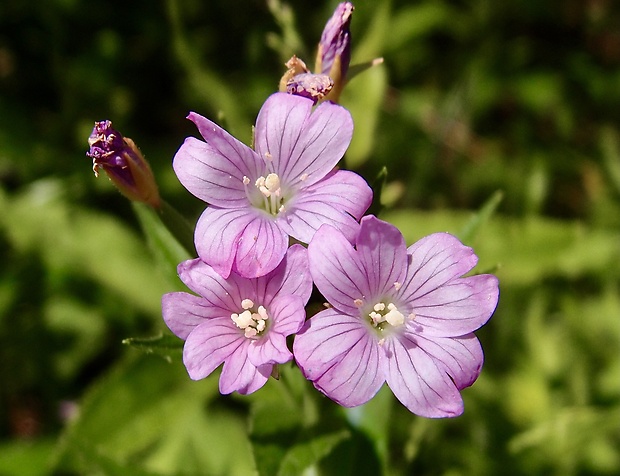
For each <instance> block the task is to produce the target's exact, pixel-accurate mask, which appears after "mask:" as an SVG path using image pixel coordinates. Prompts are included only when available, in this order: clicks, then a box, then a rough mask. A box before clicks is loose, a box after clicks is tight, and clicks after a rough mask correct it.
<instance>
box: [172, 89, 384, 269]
mask: <svg viewBox="0 0 620 476" xmlns="http://www.w3.org/2000/svg"><path fill="white" fill-rule="evenodd" d="M312 106H313V102H312V101H311V100H310V99H306V98H303V97H299V96H292V95H290V94H286V93H276V94H273V95H272V96H270V97H269V98H268V99H267V101H266V102H265V104H264V105H263V107H262V108H261V110H260V112H259V114H258V119H257V121H256V128H255V131H254V146H255V149H256V150H252V149H251V148H249V147H248V146H246V145H244V144H242V143H241V142H239V141H238V140H237V139H235V138H234V137H232V136H230V135H229V134H228V133H227V132H226V131H224V130H223V129H221V128H220V127H219V126H217V125H216V124H214V123H213V122H211V121H209V120H208V119H206V118H204V117H202V116H199V115H198V114H195V113H191V114H190V115H189V118H190V119H191V120H192V121H193V122H194V123H195V124H196V125H197V126H198V129H199V130H200V133H201V134H202V137H203V138H204V142H203V141H200V140H198V139H195V138H193V137H190V138H188V139H186V140H185V143H184V144H183V145H182V146H181V148H180V149H179V151H178V152H177V154H176V156H175V158H174V164H173V165H174V170H175V172H176V174H177V176H178V177H179V180H180V181H181V183H182V184H183V185H184V186H185V187H186V188H187V189H188V190H189V191H190V192H191V193H193V194H194V195H195V196H196V197H198V198H200V199H202V200H204V201H205V202H207V203H209V205H210V206H209V207H208V208H207V209H206V210H205V211H204V212H203V214H202V216H201V217H200V219H199V220H198V223H197V225H196V231H195V234H194V241H195V244H196V250H197V251H198V256H200V258H202V259H203V260H204V261H205V262H206V263H208V264H209V265H210V266H212V267H213V268H214V269H215V270H216V271H217V272H218V273H219V274H220V275H221V276H223V277H224V278H226V277H228V275H229V274H230V273H231V271H234V272H236V273H237V274H239V275H240V276H243V277H246V278H254V277H258V276H262V275H264V274H267V273H269V272H270V271H272V270H273V269H274V268H275V267H276V266H277V265H278V264H279V263H280V261H281V260H282V258H283V256H284V254H285V253H286V250H287V248H288V245H289V236H290V237H292V238H294V239H296V240H298V241H300V242H302V243H309V242H310V240H311V239H312V236H313V235H314V232H315V231H316V230H318V228H319V227H320V226H321V225H323V224H330V225H332V226H333V227H335V228H336V229H338V230H340V231H341V232H342V233H344V235H345V236H346V237H347V238H348V239H350V240H353V239H354V237H355V235H356V234H357V231H358V230H359V223H358V220H359V219H360V218H361V217H362V215H363V214H364V212H365V211H366V210H367V209H368V207H369V205H370V202H371V200H372V191H371V190H370V187H369V186H368V185H367V184H366V182H365V181H364V179H362V178H361V177H360V176H359V175H357V174H355V173H353V172H349V171H344V170H335V169H334V167H335V166H336V164H337V163H338V161H339V160H340V159H341V158H342V156H343V155H344V153H345V151H346V149H347V147H348V146H349V143H350V142H351V136H352V134H353V121H352V119H351V115H350V114H349V112H348V111H347V110H346V109H344V108H343V107H341V106H338V105H336V104H332V103H329V102H327V103H323V104H321V105H320V106H318V107H316V108H314V109H313V107H312Z"/></svg>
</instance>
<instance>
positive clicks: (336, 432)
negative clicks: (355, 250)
mask: <svg viewBox="0 0 620 476" xmlns="http://www.w3.org/2000/svg"><path fill="white" fill-rule="evenodd" d="M336 4H337V2H333V1H329V2H328V1H320V2H302V1H295V0H291V1H290V2H289V3H287V4H281V3H280V2H278V1H275V0H271V1H264V0H252V1H240V2H229V1H228V0H210V1H204V0H177V1H175V0H160V1H151V0H149V1H147V0H136V1H130V2H126V1H120V0H114V1H104V2H89V1H86V0H46V1H44V2H23V1H21V0H3V1H2V2H1V3H0V256H1V266H0V475H2V476H4V475H20V476H22V475H43V474H63V475H64V474H118V475H133V474H136V475H144V474H154V475H158V474H161V475H168V474H207V475H227V474H231V475H244V474H253V472H254V471H255V468H256V467H258V469H259V470H260V471H261V474H276V471H275V469H274V468H278V471H279V474H293V475H294V474H302V472H303V471H306V473H305V474H357V475H359V474H379V473H380V472H383V473H385V474H420V475H450V476H452V475H455V476H456V475H497V474H502V475H513V474H514V475H531V474H536V475H537V474H541V475H543V474H544V475H582V474H583V475H590V474H591V475H595V474H596V475H598V474H600V475H612V474H620V450H619V448H620V131H619V129H618V126H619V124H620V6H619V5H618V3H617V2H615V1H613V0H548V1H538V0H504V1H502V2H493V1H490V0H471V1H456V0H453V1H448V0H419V1H404V0H392V1H381V2H374V1H370V0H360V1H357V2H355V6H356V10H355V13H354V17H353V22H352V35H353V41H354V47H353V63H356V62H363V61H367V60H370V59H372V58H375V57H379V56H382V57H384V58H385V63H384V65H382V66H380V67H377V68H374V69H372V70H370V71H367V72H365V73H364V74H362V75H360V76H358V77H357V78H355V79H353V80H352V81H351V83H350V85H349V86H348V88H347V89H346V91H345V94H344V95H343V97H342V104H343V105H344V106H345V107H347V108H349V109H350V110H351V112H352V114H353V118H354V121H355V127H356V129H355V133H354V140H353V143H352V145H351V148H350V149H349V151H348V153H347V155H346V157H345V165H346V166H347V167H348V168H352V169H354V170H356V171H358V172H359V173H361V174H362V175H364V177H365V178H366V179H367V180H368V181H369V182H372V181H373V180H374V178H375V177H376V176H377V175H378V174H379V173H380V171H381V169H382V168H383V167H384V166H385V167H387V169H388V180H387V185H386V187H385V189H384V191H383V195H382V201H383V203H384V205H385V210H384V211H383V212H382V214H381V218H383V219H386V220H389V221H391V222H393V223H394V224H396V225H398V226H399V227H400V228H401V230H402V231H403V233H404V234H405V237H406V238H407V241H408V243H412V242H413V241H414V240H416V239H418V238H420V237H421V236H423V235H425V234H428V233H431V232H435V231H450V232H453V233H456V234H458V235H459V236H461V238H462V239H464V240H465V241H466V243H468V244H470V245H471V246H473V247H474V248H475V250H476V252H477V254H478V255H479V257H480V264H479V267H478V268H477V271H479V272H488V271H490V272H494V273H495V274H497V276H498V277H499V278H500V289H501V297H500V303H499V306H498V309H497V311H496V313H495V315H494V317H493V318H492V319H491V321H490V322H489V324H487V326H486V327H484V328H483V329H482V330H481V331H479V332H478V335H479V337H480V338H481V340H482V343H483V346H484V349H485V355H486V363H485V367H484V369H483V372H482V375H481V377H480V379H479V380H478V381H477V382H476V383H475V384H474V386H473V387H472V388H470V389H467V390H465V391H464V392H463V395H464V399H465V408H466V409H465V414H464V415H463V416H462V417H459V418H457V419H453V420H425V419H422V418H419V417H416V416H414V415H411V414H409V413H408V412H407V411H406V410H405V409H404V408H403V407H402V406H401V405H399V404H398V402H395V401H394V399H393V397H392V396H391V394H390V393H389V392H388V391H382V392H381V393H380V394H379V395H378V396H377V398H376V399H375V400H373V401H372V402H371V403H369V404H367V405H366V406H364V407H361V408H358V409H354V410H348V411H344V410H341V409H339V408H337V407H336V405H335V404H329V402H327V401H325V399H321V398H320V397H319V396H318V395H317V392H312V391H311V390H309V389H308V388H307V387H308V386H307V385H306V384H305V383H304V382H303V381H300V380H299V376H298V374H297V373H295V372H294V371H293V370H292V369H286V368H285V369H283V372H284V377H285V378H284V380H285V381H286V382H282V381H280V382H275V381H271V382H269V383H268V384H267V386H266V387H265V388H264V389H263V390H261V391H259V392H257V394H255V395H252V396H251V397H238V396H233V397H221V396H219V394H218V391H217V376H216V375H212V376H211V377H209V378H208V379H206V380H204V381H200V382H191V381H190V380H189V378H188V377H187V375H186V372H185V369H184V368H183V366H182V363H181V361H180V358H179V355H180V354H179V352H178V351H175V350H174V349H167V350H166V349H164V352H162V354H165V355H154V354H145V353H143V352H140V350H139V349H136V348H133V347H129V346H125V345H123V344H122V340H123V339H124V338H126V337H135V336H142V337H146V336H153V335H156V334H157V333H158V332H161V331H165V326H164V325H163V323H162V320H161V315H160V298H161V295H162V294H163V293H164V292H167V291H172V290H175V289H179V284H178V282H177V281H176V279H175V270H174V267H173V265H172V264H171V257H170V256H168V257H162V253H161V252H158V248H157V243H154V241H155V240H153V238H152V236H150V235H149V236H150V238H145V237H144V234H143V233H142V231H141V227H140V224H139V221H138V220H137V219H136V216H135V214H134V212H133V210H132V206H131V204H130V203H129V202H127V201H126V200H125V199H124V198H123V197H122V196H121V195H120V194H119V193H118V192H117V191H116V190H115V189H114V187H113V186H112V185H111V183H110V182H109V181H108V180H107V179H106V178H99V179H95V178H94V176H93V174H92V172H91V162H90V159H88V158H87V157H86V156H85V152H86V150H87V144H86V139H87V138H88V136H89V134H90V131H91V129H92V125H93V122H94V121H95V120H102V119H110V120H112V121H113V123H114V126H115V128H116V129H118V130H120V131H121V132H122V133H123V134H124V135H126V136H128V137H131V138H132V139H134V141H135V142H136V143H137V144H138V145H139V147H140V148H141V150H142V152H143V153H144V154H145V156H146V157H147V159H148V160H149V161H150V163H151V165H152V167H153V170H154V173H155V175H156V177H157V180H158V182H159V185H160V191H161V194H162V196H163V197H164V198H165V199H166V200H168V201H169V202H171V203H172V204H174V205H175V206H176V207H177V208H178V209H180V210H182V211H183V212H184V213H185V214H186V215H187V217H188V219H189V220H191V221H193V220H195V219H196V218H197V216H198V215H199V213H200V212H201V210H202V207H203V206H204V205H203V204H202V203H201V202H200V201H198V200H197V199H195V198H194V197H192V196H190V194H189V193H188V192H186V191H185V190H184V189H183V187H182V186H181V185H180V184H179V183H178V181H177V179H176V177H175V175H174V173H173V171H172V168H171V160H172V157H173V155H174V153H175V151H176V150H177V148H178V147H179V146H180V144H181V143H182V141H183V140H184V138H185V137H186V136H188V135H196V131H195V130H194V128H193V126H192V124H191V123H189V121H187V120H185V119H184V118H185V116H186V115H187V113H188V112H189V111H190V110H194V111H197V112H199V113H200V114H203V115H205V116H207V117H210V118H213V119H216V120H217V121H218V122H220V123H221V124H223V125H226V127H227V129H228V130H229V131H231V132H232V133H233V134H234V135H236V137H238V138H240V139H241V140H243V141H245V142H246V143H249V141H250V137H251V124H252V123H253V121H254V119H255V116H256V114H257V112H258V110H259V108H260V106H261V105H262V103H263V101H264V100H265V99H266V97H267V96H268V95H269V94H270V93H271V92H273V91H274V90H275V89H276V88H277V84H278V80H279V78H280V76H281V75H282V73H283V72H284V67H283V63H284V61H286V59H288V58H289V57H290V56H291V55H292V54H293V53H296V54H297V55H298V56H300V57H302V58H303V59H305V60H306V62H307V63H308V64H312V63H313V58H314V53H315V48H316V43H317V42H318V39H319V37H320V34H321V31H322V28H323V25H324V23H325V21H326V20H327V19H328V18H329V16H330V15H331V12H332V11H333V8H334V7H335V5H336ZM500 199H501V201H500ZM484 204H487V205H486V208H484ZM498 204H499V205H498ZM496 205H498V207H497V211H496V212H495V213H494V214H490V216H488V215H489V213H486V212H483V213H482V214H478V215H476V214H475V212H476V211H477V210H480V209H481V208H482V209H483V210H486V211H487V212H488V211H489V210H490V209H492V208H493V206H496ZM472 217H473V218H472ZM284 387H287V388H288V393H286V395H284V393H283V391H282V388H284ZM293 397H295V398H293ZM270 407H273V408H277V412H278V413H276V415H277V416H274V413H273V411H272V412H271V413H270V411H269V408H270ZM317 408H327V409H329V410H328V411H327V412H320V411H319V412H317ZM302 430H303V432H302V433H303V435H305V436H304V437H301V438H298V435H300V434H302V433H300V432H301V431H302ZM287 431H288V432H289V433H287ZM273 435H279V436H278V438H280V440H278V438H271V437H272V436H273ZM282 435H285V436H286V435H289V436H290V435H292V436H291V437H290V438H288V439H287V438H284V440H286V443H287V444H288V446H286V445H285V444H283V443H282V441H281V440H282V438H281V437H282ZM296 435H297V436H296ZM296 438H297V440H296ZM253 452H254V455H255V457H256V462H255V461H254V460H253V456H252V454H253ZM308 467H311V469H310V470H308V469H307V468H308ZM272 471H273V472H272Z"/></svg>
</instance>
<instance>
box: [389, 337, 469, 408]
mask: <svg viewBox="0 0 620 476" xmlns="http://www.w3.org/2000/svg"><path fill="white" fill-rule="evenodd" d="M421 342H422V340H421V339H417V338H415V337H413V336H411V335H410V334H402V335H400V336H398V337H397V338H393V339H387V340H386V342H385V344H384V348H385V352H386V355H387V357H388V358H387V362H388V364H387V367H388V373H387V384H388V386H389V387H390V388H391V389H392V392H394V395H395V396H396V398H398V400H400V402H401V403H402V404H403V405H405V406H406V407H407V408H408V409H409V411H411V412H413V413H415V414H416V415H420V416H423V417H428V418H444V417H454V416H458V415H460V414H461V413H463V400H462V398H461V395H460V393H459V391H458V389H457V388H456V386H455V384H454V382H453V381H452V379H451V378H450V376H449V375H448V373H447V372H446V367H445V366H444V365H443V364H442V362H441V361H438V360H436V359H435V357H434V356H433V355H431V354H429V353H428V352H427V351H426V350H425V348H423V347H422V343H421ZM423 342H424V344H426V343H427V342H428V341H423Z"/></svg>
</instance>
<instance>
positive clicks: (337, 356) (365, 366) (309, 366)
mask: <svg viewBox="0 0 620 476" xmlns="http://www.w3.org/2000/svg"><path fill="white" fill-rule="evenodd" d="M379 347H380V346H379V344H378V338H376V336H374V335H372V334H371V333H370V329H368V328H367V327H366V326H365V325H364V324H363V323H362V322H360V321H359V319H356V318H353V317H351V316H346V315H342V314H338V313H337V312H336V311H335V310H333V309H327V310H325V311H321V312H320V313H318V314H316V315H315V316H313V317H312V318H311V319H310V320H309V321H307V322H306V324H305V325H304V327H303V328H302V330H301V332H300V333H299V334H297V336H296V337H295V342H294V344H293V354H294V355H295V360H296V361H297V364H298V365H299V367H300V368H301V370H302V372H303V374H304V376H305V377H306V378H307V379H309V380H311V381H312V383H313V384H314V386H315V387H316V388H317V389H319V390H320V391H321V392H323V393H325V395H327V396H328V397H329V398H331V399H332V400H334V401H335V402H337V403H339V404H341V405H343V406H346V407H353V406H356V405H361V404H362V403H365V402H367V401H368V400H370V399H371V398H372V397H373V396H374V395H375V394H376V393H377V392H378V391H379V389H380V388H381V385H383V382H384V381H385V374H384V372H385V369H384V367H385V362H384V361H383V360H384V359H383V358H382V355H381V352H380V351H379Z"/></svg>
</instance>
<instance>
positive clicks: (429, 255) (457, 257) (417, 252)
mask: <svg viewBox="0 0 620 476" xmlns="http://www.w3.org/2000/svg"><path fill="white" fill-rule="evenodd" d="M407 254H409V255H410V258H409V272H408V273H407V278H406V280H405V283H403V289H406V290H407V292H406V293H405V292H403V294H402V297H403V299H406V300H407V301H413V300H416V299H419V298H421V297H423V296H424V295H425V294H427V293H429V292H431V291H434V290H435V289H437V288H439V287H440V286H443V285H444V284H445V283H447V282H449V281H451V280H453V279H455V278H459V277H461V276H463V275H464V274H465V273H467V272H469V271H471V270H472V269H473V268H474V266H476V263H477V262H478V257H477V256H476V255H475V254H474V251H473V250H472V249H471V248H470V247H468V246H465V245H464V244H462V243H461V242H460V241H459V240H458V239H457V238H456V237H454V236H452V235H450V234H448V233H434V234H432V235H429V236H426V237H424V238H422V239H421V240H419V241H418V242H416V243H414V244H413V245H411V246H410V247H409V249H408V250H407Z"/></svg>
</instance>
